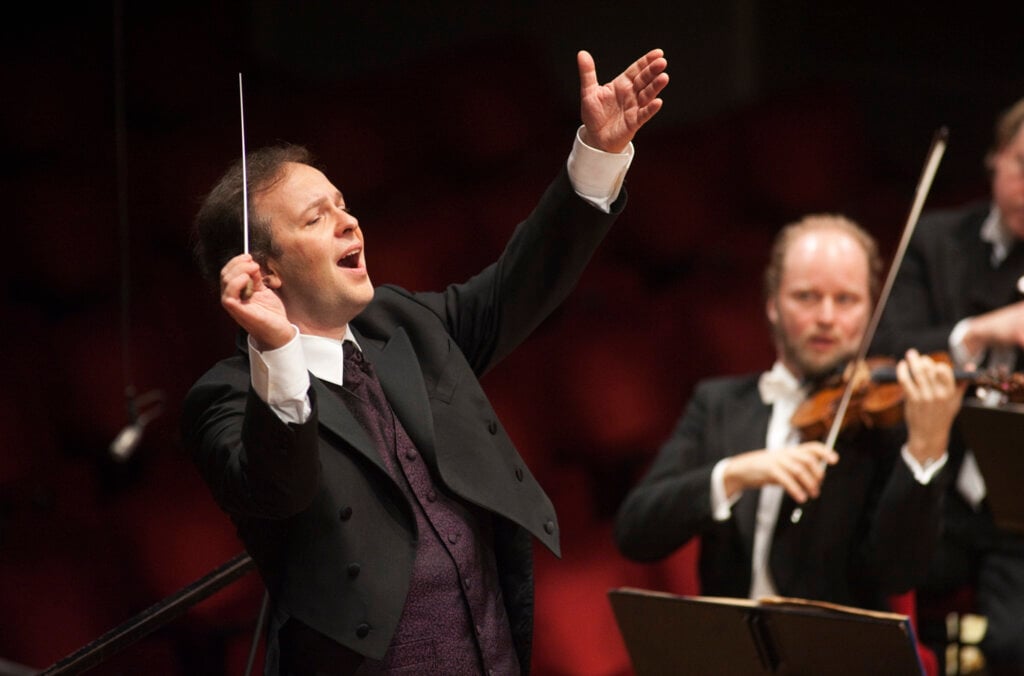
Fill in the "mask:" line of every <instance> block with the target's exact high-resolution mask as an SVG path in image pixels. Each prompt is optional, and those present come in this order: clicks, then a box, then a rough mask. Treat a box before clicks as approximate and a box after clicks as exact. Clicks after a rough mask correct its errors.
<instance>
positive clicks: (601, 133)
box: [576, 49, 668, 153]
mask: <svg viewBox="0 0 1024 676" xmlns="http://www.w3.org/2000/svg"><path fill="white" fill-rule="evenodd" d="M576 62H577V65H578V66H579V69H580V116H581V118H582V120H583V125H584V127H585V131H584V138H583V141H584V143H586V144H587V145H589V146H591V147H594V148H597V149H598V150H603V151H605V152H609V153H620V152H622V151H623V150H625V149H626V147H627V146H628V145H629V142H630V141H632V140H633V136H634V135H635V134H636V132H637V130H638V129H640V127H642V126H644V124H645V123H646V122H647V121H648V120H650V119H651V118H652V117H654V114H655V113H657V112H658V111H659V110H660V109H661V104H662V101H661V99H660V98H658V94H660V93H661V90H662V89H664V88H665V85H667V84H668V73H666V72H665V69H666V68H668V61H666V60H665V57H664V52H662V51H661V50H660V49H652V50H651V51H649V52H647V54H645V55H643V56H642V57H640V58H639V59H637V60H636V61H634V62H633V64H632V65H631V66H629V68H627V69H626V70H624V71H623V72H622V73H620V74H619V76H618V77H616V78H615V79H614V80H612V81H611V82H609V83H608V84H605V85H599V84H598V83H597V69H596V68H595V66H594V58H593V57H592V56H590V54H589V53H588V52H586V51H581V52H579V54H577V55H576Z"/></svg>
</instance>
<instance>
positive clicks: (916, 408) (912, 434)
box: [896, 350, 967, 464]
mask: <svg viewBox="0 0 1024 676" xmlns="http://www.w3.org/2000/svg"><path fill="white" fill-rule="evenodd" d="M896 377H897V379H898V380H899V383H900V385H901V386H902V387H903V392H904V404H903V411H904V412H903V415H904V418H905V420H906V423H907V450H908V451H909V452H910V454H911V455H913V456H914V457H915V458H916V459H917V460H918V461H920V462H921V463H922V464H926V463H928V462H931V461H933V460H937V459H938V458H940V457H941V456H942V454H943V453H945V452H946V450H947V447H948V446H949V430H950V427H951V426H952V425H953V419H954V418H955V417H956V415H957V413H958V412H959V411H960V403H961V401H962V400H963V396H964V391H965V390H966V389H967V383H966V382H961V383H959V384H958V383H957V382H956V378H955V377H954V374H953V368H952V367H951V366H950V365H949V364H948V363H944V362H939V361H935V360H934V359H932V358H930V357H928V356H925V355H921V354H919V353H918V352H917V350H908V351H907V355H906V358H905V359H903V360H902V361H900V363H899V364H898V365H897V366H896Z"/></svg>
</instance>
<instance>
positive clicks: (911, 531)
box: [615, 375, 943, 609]
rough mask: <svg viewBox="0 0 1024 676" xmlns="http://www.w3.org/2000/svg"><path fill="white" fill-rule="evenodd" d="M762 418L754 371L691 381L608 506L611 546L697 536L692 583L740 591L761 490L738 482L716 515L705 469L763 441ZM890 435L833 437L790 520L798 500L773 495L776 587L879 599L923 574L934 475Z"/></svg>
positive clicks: (639, 556) (934, 524) (864, 603)
mask: <svg viewBox="0 0 1024 676" xmlns="http://www.w3.org/2000/svg"><path fill="white" fill-rule="evenodd" d="M770 417H771V408H770V407H769V406H766V405H765V404H763V403H762V402H761V398H760V394H759V393H758V389H757V377H756V376H753V375H751V376H743V377H729V378H718V379H712V380H706V381H703V382H701V383H700V384H699V385H698V386H697V388H696V391H695V393H694V396H693V398H692V400H691V402H690V404H689V405H688V407H687V410H686V412H685V414H684V415H683V417H682V418H681V419H680V421H679V423H678V424H677V426H676V429H675V432H674V433H673V435H672V437H671V438H670V439H669V440H668V441H667V442H666V443H665V444H664V445H663V446H662V448H661V450H660V451H659V453H658V455H657V457H656V459H655V461H654V463H653V464H652V466H651V468H650V470H649V471H648V473H647V475H646V476H645V477H644V478H643V480H642V481H641V482H640V483H639V484H638V486H637V487H636V488H634V489H633V491H632V492H631V493H630V494H629V495H628V496H627V497H626V499H625V501H624V502H623V504H622V506H621V508H620V510H619V514H618V516H617V519H616V526H615V535H616V540H617V543H618V545H619V548H620V549H621V550H622V552H623V553H624V554H625V555H626V556H627V557H629V558H632V559H636V560H639V561H654V560H657V559H660V558H663V557H665V556H667V555H669V554H671V553H672V552H673V551H675V550H676V549H677V548H679V547H681V546H682V545H684V544H686V543H687V542H688V541H689V540H690V539H691V538H693V537H695V536H700V538H701V540H700V560H699V561H700V563H699V565H700V584H701V593H702V594H706V595H711V596H730V597H740V598H744V597H746V596H747V595H748V594H749V593H750V582H751V561H752V550H753V541H754V527H755V517H756V512H757V503H758V497H759V494H760V492H759V491H757V490H747V491H744V493H743V495H742V496H741V497H740V499H739V500H738V501H737V502H736V504H734V505H733V508H732V515H731V517H730V518H729V519H727V520H725V521H721V522H719V521H715V520H714V519H713V518H712V511H711V472H712V469H713V468H714V465H715V464H716V463H717V462H718V461H719V460H721V459H722V458H725V457H728V456H732V455H736V454H739V453H743V452H746V451H750V450H756V449H760V448H764V446H765V439H766V436H767V432H768V422H769V419H770ZM901 436H902V435H901V434H899V433H896V432H895V431H892V430H890V431H881V430H875V431H861V432H859V433H857V434H856V436H855V437H853V438H850V437H849V436H845V435H844V436H842V437H841V438H840V442H839V443H838V444H837V446H836V450H837V452H838V453H839V457H840V460H839V463H838V464H836V465H833V466H830V467H829V468H828V470H827V471H826V475H825V480H824V483H823V484H822V487H821V495H820V497H819V498H817V499H815V500H811V501H809V502H807V503H806V504H804V505H803V506H802V509H803V515H802V518H801V519H800V520H799V521H798V522H797V523H792V522H791V520H790V515H791V514H792V511H793V509H794V508H795V507H796V506H797V505H796V503H795V502H794V501H793V500H792V498H790V497H789V496H788V495H786V496H785V497H784V499H783V501H782V505H781V508H780V510H779V519H778V523H777V525H776V528H775V533H774V538H773V541H772V544H771V550H770V554H769V557H770V558H769V567H770V570H771V573H772V577H773V579H774V581H775V585H776V588H777V591H778V592H779V594H781V595H784V596H794V597H798V598H808V599H816V600H822V601H830V602H834V603H843V604H848V605H856V606H860V607H868V608H880V609H881V608H885V605H884V598H885V596H887V595H889V594H893V593H899V592H902V591H905V590H907V589H909V588H910V587H912V586H913V585H914V584H915V583H916V582H917V581H918V580H919V579H920V578H921V577H922V576H923V575H924V573H925V571H926V569H927V567H928V561H929V558H930V556H931V552H932V549H933V547H934V546H935V542H936V540H937V538H938V534H939V530H940V527H941V520H940V514H941V503H942V492H943V491H942V483H943V482H942V477H941V476H936V477H934V478H933V481H932V482H931V483H929V484H928V485H921V484H920V483H918V482H917V481H916V480H915V479H914V477H913V474H912V473H911V472H910V470H909V468H907V466H906V463H904V462H903V460H902V459H901V458H900V457H899V449H900V447H901V445H902V443H901V441H902V440H901V438H900V437H901ZM941 473H942V471H940V475H941Z"/></svg>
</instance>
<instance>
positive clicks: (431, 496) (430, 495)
mask: <svg viewBox="0 0 1024 676" xmlns="http://www.w3.org/2000/svg"><path fill="white" fill-rule="evenodd" d="M435 500H437V493H435V492H434V489H433V488H431V489H430V490H429V491H427V502H434V501H435Z"/></svg>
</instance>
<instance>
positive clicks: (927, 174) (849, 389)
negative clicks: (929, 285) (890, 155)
mask: <svg viewBox="0 0 1024 676" xmlns="http://www.w3.org/2000/svg"><path fill="white" fill-rule="evenodd" d="M948 139H949V130H948V129H947V128H946V127H940V128H939V129H938V131H936V132H935V135H934V136H933V137H932V144H931V148H930V149H929V150H928V156H927V158H926V159H925V163H924V170H923V171H922V172H921V177H920V178H919V179H918V182H917V190H916V191H915V193H914V202H913V204H912V205H911V207H910V215H909V216H908V217H907V223H906V225H905V226H904V227H903V236H902V237H901V238H900V243H899V246H897V247H896V253H895V254H894V255H893V260H892V265H890V266H889V274H888V275H886V278H885V284H884V285H883V286H882V291H881V293H880V294H879V295H878V302H877V303H875V309H874V311H873V312H872V313H871V321H870V322H868V327H867V329H866V330H865V331H864V335H863V336H861V339H860V346H859V347H858V348H857V356H856V358H855V360H854V361H853V362H852V363H854V364H859V363H861V362H863V361H864V360H865V359H866V358H867V356H868V349H869V348H870V347H871V341H872V340H874V337H875V332H876V331H877V330H878V324H879V322H880V321H881V319H882V312H883V311H884V310H885V304H886V302H887V301H888V300H889V294H890V293H891V292H892V286H893V283H894V282H895V281H896V274H897V273H898V272H899V269H900V266H901V265H902V263H903V257H904V256H905V255H906V252H907V247H908V246H909V245H910V238H911V237H912V236H913V234H914V228H915V227H916V226H917V220H918V218H920V216H921V209H922V208H923V207H924V201H925V199H926V198H927V197H928V191H929V190H930V189H931V186H932V181H933V180H934V179H935V172H936V171H938V168H939V162H940V161H941V160H942V155H943V153H945V152H946V141H947V140H948ZM854 380H855V379H854V378H852V377H851V378H849V379H848V380H847V381H846V386H845V387H844V388H843V396H842V398H841V399H840V400H839V406H838V407H837V408H836V414H835V417H834V418H833V419H832V427H831V428H830V429H829V432H828V437H827V438H826V439H825V446H827V447H828V448H829V449H830V450H833V449H835V446H836V439H837V438H838V437H839V431H840V429H841V428H842V424H843V419H844V418H845V417H846V411H847V409H848V408H849V406H850V399H851V398H852V397H853V384H854ZM801 516H803V509H801V508H800V507H797V508H796V509H794V510H793V514H792V516H791V517H790V521H792V522H793V523H797V522H798V521H800V517H801Z"/></svg>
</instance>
